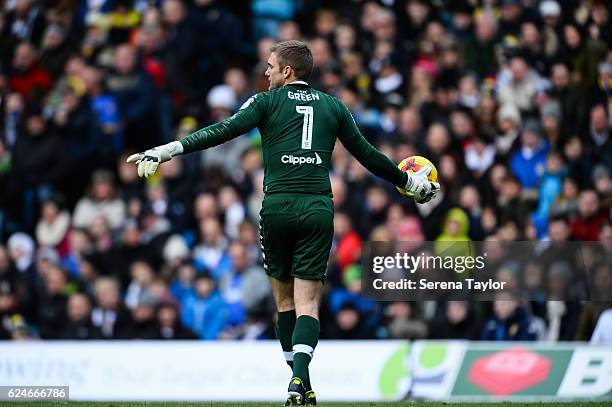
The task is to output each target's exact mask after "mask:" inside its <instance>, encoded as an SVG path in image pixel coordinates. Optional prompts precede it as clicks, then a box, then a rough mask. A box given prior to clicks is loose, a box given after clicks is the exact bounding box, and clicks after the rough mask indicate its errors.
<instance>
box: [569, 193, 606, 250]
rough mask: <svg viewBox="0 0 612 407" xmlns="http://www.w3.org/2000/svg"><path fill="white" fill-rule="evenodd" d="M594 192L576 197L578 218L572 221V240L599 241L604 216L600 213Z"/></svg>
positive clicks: (597, 199)
mask: <svg viewBox="0 0 612 407" xmlns="http://www.w3.org/2000/svg"><path fill="white" fill-rule="evenodd" d="M599 205H600V202H599V197H598V196H597V193H596V192H595V191H591V190H586V191H583V192H581V193H580V195H579V196H578V216H577V217H576V219H574V220H573V221H572V224H571V230H572V232H571V233H572V238H573V239H574V240H578V241H583V240H586V241H595V240H598V239H599V229H600V227H601V225H602V224H603V222H604V220H605V218H606V214H605V213H603V212H602V211H601V208H600V206H599Z"/></svg>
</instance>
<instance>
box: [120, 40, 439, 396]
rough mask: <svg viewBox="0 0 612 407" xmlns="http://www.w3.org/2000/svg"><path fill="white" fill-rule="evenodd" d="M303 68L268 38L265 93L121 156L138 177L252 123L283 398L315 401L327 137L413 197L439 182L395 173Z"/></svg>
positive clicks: (298, 58)
mask: <svg viewBox="0 0 612 407" xmlns="http://www.w3.org/2000/svg"><path fill="white" fill-rule="evenodd" d="M312 67H313V57H312V53H311V52H310V49H309V48H308V46H307V45H306V44H305V43H303V42H301V41H285V42H281V43H277V44H275V45H274V46H273V47H272V48H271V49H270V57H269V58H268V69H267V70H266V76H267V78H268V80H269V82H270V87H269V91H268V92H262V93H259V94H256V95H255V96H253V97H251V98H250V99H249V100H248V101H247V102H246V103H245V104H244V105H243V106H242V107H241V108H240V110H239V111H238V112H237V113H236V114H234V115H233V116H231V117H229V118H228V119H226V120H224V121H222V122H219V123H216V124H213V125H211V126H208V127H205V128H203V129H201V130H198V131H196V132H195V133H193V134H190V135H189V136H187V137H185V138H183V139H182V140H180V141H173V142H171V143H169V144H166V145H163V146H159V147H155V148H152V149H150V150H147V151H145V152H144V153H138V154H134V155H132V156H130V157H129V158H128V159H127V161H128V162H130V163H135V164H138V175H139V176H141V177H150V176H152V175H153V174H155V172H156V171H157V167H158V166H159V164H161V163H163V162H165V161H168V160H170V159H172V157H174V156H176V155H179V154H187V153H190V152H193V151H197V150H202V149H206V148H210V147H214V146H216V145H219V144H221V143H224V142H226V141H228V140H231V139H233V138H235V137H238V136H239V135H242V134H245V133H246V132H248V131H250V130H251V129H253V128H255V127H257V128H258V129H259V132H260V134H261V141H262V150H263V162H264V192H265V198H264V200H263V204H262V209H261V213H260V215H261V220H260V238H261V246H262V249H263V253H262V255H263V260H264V269H265V270H266V274H267V275H268V276H269V280H270V284H271V285H272V290H273V293H274V298H275V301H276V306H277V309H278V323H277V326H276V329H277V333H278V336H279V339H280V342H281V346H282V348H283V351H284V354H285V359H286V361H287V364H289V366H290V367H291V368H292V378H291V380H290V382H289V390H288V393H289V394H288V399H287V403H286V405H316V398H315V394H314V392H313V391H312V388H311V385H310V377H309V373H308V365H309V363H310V360H311V359H312V357H313V352H314V349H315V347H316V345H317V342H318V339H319V314H318V312H319V301H320V297H321V291H322V287H323V282H324V280H325V272H326V269H327V260H328V257H329V251H330V248H331V244H332V237H333V216H334V212H333V204H332V199H331V197H332V191H331V185H330V181H329V169H330V161H331V156H332V150H333V148H334V144H335V142H336V137H337V138H339V139H340V141H341V142H342V144H343V145H344V146H345V147H346V148H347V150H348V151H349V152H350V153H351V154H352V155H353V156H355V157H356V158H357V160H358V161H359V162H360V163H361V164H362V165H363V166H365V167H366V168H367V169H368V170H369V171H371V172H372V173H373V174H375V175H376V176H379V177H381V178H383V179H385V180H387V181H389V182H391V183H393V184H394V185H396V186H398V187H399V188H401V189H403V190H404V191H405V192H406V194H407V195H408V196H410V197H412V198H413V199H415V200H416V201H417V202H419V203H423V202H427V201H428V200H430V199H431V198H432V197H434V196H435V194H436V192H437V191H438V190H439V188H440V186H439V185H438V184H437V183H432V182H429V180H428V179H427V175H428V171H429V168H427V167H426V168H424V169H422V170H421V171H419V172H418V173H415V174H412V173H405V172H403V171H401V170H399V169H398V168H397V166H396V165H395V164H394V163H393V162H392V161H391V160H389V159H388V158H387V157H386V156H385V155H383V154H382V153H381V152H379V151H378V150H377V149H376V148H374V147H373V146H372V145H371V144H370V143H368V141H367V140H366V139H365V138H364V137H363V136H362V134H361V133H360V131H359V129H358V128H357V125H356V124H355V121H354V120H353V117H352V115H351V113H350V112H349V110H348V109H347V108H346V106H345V105H344V104H343V103H342V102H341V101H339V100H338V99H337V98H335V97H332V96H330V95H327V94H325V93H323V92H320V91H318V90H316V89H313V88H312V87H310V86H309V85H308V83H307V82H306V80H307V79H308V77H309V76H310V73H311V71H312Z"/></svg>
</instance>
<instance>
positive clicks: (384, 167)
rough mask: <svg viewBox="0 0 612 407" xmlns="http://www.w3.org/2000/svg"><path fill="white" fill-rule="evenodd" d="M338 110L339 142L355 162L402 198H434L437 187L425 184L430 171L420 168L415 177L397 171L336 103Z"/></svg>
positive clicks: (340, 105)
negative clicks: (400, 192) (399, 192)
mask: <svg viewBox="0 0 612 407" xmlns="http://www.w3.org/2000/svg"><path fill="white" fill-rule="evenodd" d="M338 107H339V109H340V135H339V138H340V141H341V142H342V144H343V145H344V146H345V147H346V149H347V150H348V151H349V152H350V153H351V154H352V155H353V156H354V157H355V158H357V161H359V162H360V163H361V164H362V165H363V166H364V167H366V168H367V169H368V170H369V171H370V172H371V173H373V174H374V175H376V176H377V177H380V178H382V179H384V180H386V181H389V182H391V183H393V184H394V185H395V186H397V187H399V188H401V189H403V190H404V191H405V192H406V195H408V196H409V197H411V198H413V199H414V200H415V201H417V202H418V203H425V202H427V201H429V200H431V199H432V198H433V197H434V196H435V195H436V193H437V192H438V190H439V189H440V185H439V184H438V183H432V182H429V180H428V178H427V177H428V175H429V172H428V171H431V168H429V169H428V168H424V169H423V170H422V171H419V172H418V173H415V174H412V173H408V172H404V171H402V170H400V169H399V168H397V166H396V165H395V164H394V163H393V161H391V160H390V159H389V158H388V157H387V156H386V155H384V154H383V153H381V152H380V151H378V150H377V149H376V148H375V147H374V146H373V145H372V144H370V143H369V142H368V141H367V140H366V139H365V137H363V135H362V134H361V132H360V131H359V128H358V127H357V124H356V123H355V120H354V119H353V115H352V114H351V112H350V111H349V110H348V108H347V107H346V106H345V105H344V104H343V103H342V102H340V101H338Z"/></svg>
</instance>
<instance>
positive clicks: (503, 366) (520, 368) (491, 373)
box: [452, 346, 573, 397]
mask: <svg viewBox="0 0 612 407" xmlns="http://www.w3.org/2000/svg"><path fill="white" fill-rule="evenodd" d="M572 353H573V350H572V349H554V348H552V349H551V348H549V349H538V348H534V347H529V346H514V347H509V348H494V349H486V350H485V349H478V348H476V349H473V348H472V349H470V348H468V350H467V351H466V353H465V357H464V360H463V364H462V366H461V370H460V371H459V375H458V376H457V380H456V382H455V386H454V388H453V390H452V395H453V396H472V395H474V396H476V395H482V396H499V397H505V396H510V395H512V396H546V395H550V396H554V395H556V394H557V390H558V389H559V385H560V384H561V381H562V380H563V377H564V376H565V372H566V369H567V366H568V364H569V361H570V358H571V356H572Z"/></svg>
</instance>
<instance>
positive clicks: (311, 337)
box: [292, 315, 319, 390]
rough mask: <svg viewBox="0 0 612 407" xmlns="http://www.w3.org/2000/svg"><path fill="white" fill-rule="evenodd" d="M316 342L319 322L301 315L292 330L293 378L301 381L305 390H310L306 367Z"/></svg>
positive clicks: (317, 340)
mask: <svg viewBox="0 0 612 407" xmlns="http://www.w3.org/2000/svg"><path fill="white" fill-rule="evenodd" d="M317 342H319V321H318V320H316V319H314V318H313V317H311V316H308V315H302V316H301V317H299V318H298V319H297V320H296V322H295V329H294V330H293V338H292V343H293V377H299V378H300V379H302V382H303V383H304V387H305V388H306V389H307V390H309V389H310V388H311V386H310V374H309V372H308V365H309V364H310V361H311V360H312V355H313V353H314V348H315V347H316V346H317Z"/></svg>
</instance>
